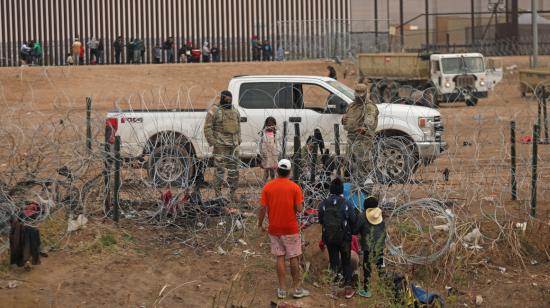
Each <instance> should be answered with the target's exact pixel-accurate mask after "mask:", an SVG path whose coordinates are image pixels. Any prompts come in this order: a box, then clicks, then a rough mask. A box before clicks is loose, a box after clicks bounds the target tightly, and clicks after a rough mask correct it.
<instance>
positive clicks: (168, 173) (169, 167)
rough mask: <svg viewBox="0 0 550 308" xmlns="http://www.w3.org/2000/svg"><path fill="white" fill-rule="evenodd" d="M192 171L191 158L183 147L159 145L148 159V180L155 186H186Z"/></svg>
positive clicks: (190, 178)
mask: <svg viewBox="0 0 550 308" xmlns="http://www.w3.org/2000/svg"><path fill="white" fill-rule="evenodd" d="M194 169H195V167H194V164H193V157H192V156H191V155H190V154H189V151H188V150H187V149H186V148H185V147H184V146H183V145H176V144H168V145H160V146H158V147H157V148H155V149H154V150H153V152H152V153H151V156H150V158H149V179H150V180H151V181H152V182H153V184H154V185H155V186H168V185H169V186H176V187H178V186H179V187H185V186H188V185H189V183H190V182H192V181H191V180H192V177H193V176H194V174H195V173H194Z"/></svg>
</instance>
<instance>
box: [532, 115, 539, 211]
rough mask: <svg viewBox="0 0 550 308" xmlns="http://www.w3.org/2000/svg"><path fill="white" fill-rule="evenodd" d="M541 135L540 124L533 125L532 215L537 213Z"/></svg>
mask: <svg viewBox="0 0 550 308" xmlns="http://www.w3.org/2000/svg"><path fill="white" fill-rule="evenodd" d="M539 135H540V126H538V125H535V126H534V127H533V158H532V162H531V216H533V217H535V216H536V214H537V158H538V157H537V156H538V155H537V154H538V153H537V151H538V142H537V140H539Z"/></svg>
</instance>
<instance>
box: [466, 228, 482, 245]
mask: <svg viewBox="0 0 550 308" xmlns="http://www.w3.org/2000/svg"><path fill="white" fill-rule="evenodd" d="M482 236H483V234H481V231H479V228H475V229H473V230H472V231H471V232H470V233H468V234H466V235H465V236H464V241H466V242H468V243H474V244H476V245H477V243H478V242H479V241H480V240H481V237H482Z"/></svg>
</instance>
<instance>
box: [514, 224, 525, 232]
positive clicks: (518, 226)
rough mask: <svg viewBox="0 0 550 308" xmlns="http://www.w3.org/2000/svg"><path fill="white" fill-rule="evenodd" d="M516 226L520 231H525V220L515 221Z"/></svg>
mask: <svg viewBox="0 0 550 308" xmlns="http://www.w3.org/2000/svg"><path fill="white" fill-rule="evenodd" d="M516 228H518V229H520V230H521V231H523V232H525V230H527V222H518V223H516Z"/></svg>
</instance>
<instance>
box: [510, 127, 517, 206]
mask: <svg viewBox="0 0 550 308" xmlns="http://www.w3.org/2000/svg"><path fill="white" fill-rule="evenodd" d="M510 147H511V148H510V153H511V156H512V157H511V163H512V200H517V199H518V195H517V182H516V122H515V121H512V122H510Z"/></svg>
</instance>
